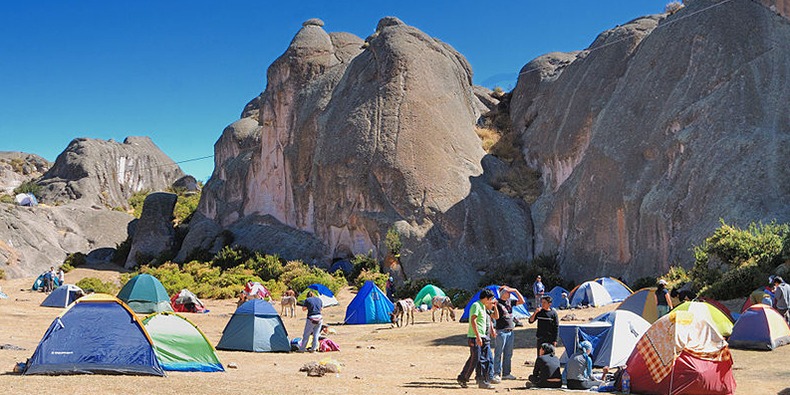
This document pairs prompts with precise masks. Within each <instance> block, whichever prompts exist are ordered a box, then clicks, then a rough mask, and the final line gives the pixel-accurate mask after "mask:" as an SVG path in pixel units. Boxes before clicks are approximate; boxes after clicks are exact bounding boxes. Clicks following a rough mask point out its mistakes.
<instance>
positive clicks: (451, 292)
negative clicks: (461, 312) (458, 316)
mask: <svg viewBox="0 0 790 395" xmlns="http://www.w3.org/2000/svg"><path fill="white" fill-rule="evenodd" d="M444 293H445V295H447V297H448V298H450V300H452V301H453V306H455V307H456V308H459V309H463V308H464V307H466V304H467V303H469V301H470V300H472V296H473V295H472V293H471V292H469V291H467V290H465V289H460V288H450V289H448V290H445V291H444Z"/></svg>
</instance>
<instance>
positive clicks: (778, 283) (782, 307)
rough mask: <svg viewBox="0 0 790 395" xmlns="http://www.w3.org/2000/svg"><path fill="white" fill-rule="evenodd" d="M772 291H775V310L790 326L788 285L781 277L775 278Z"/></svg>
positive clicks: (789, 288)
mask: <svg viewBox="0 0 790 395" xmlns="http://www.w3.org/2000/svg"><path fill="white" fill-rule="evenodd" d="M774 289H776V291H775V297H776V306H775V307H776V310H777V311H779V314H781V315H782V317H783V318H784V319H785V321H787V323H788V324H790V284H787V283H786V282H785V281H784V279H782V277H779V276H776V277H774Z"/></svg>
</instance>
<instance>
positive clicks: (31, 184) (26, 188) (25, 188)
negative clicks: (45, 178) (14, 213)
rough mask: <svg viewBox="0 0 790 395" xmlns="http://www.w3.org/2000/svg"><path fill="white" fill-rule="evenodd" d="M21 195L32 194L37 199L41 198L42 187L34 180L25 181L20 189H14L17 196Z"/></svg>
mask: <svg viewBox="0 0 790 395" xmlns="http://www.w3.org/2000/svg"><path fill="white" fill-rule="evenodd" d="M20 193H32V194H33V195H35V196H36V197H37V198H38V197H41V185H38V184H36V183H35V181H33V180H28V181H25V182H23V183H22V184H21V185H19V186H18V187H16V188H14V194H15V195H18V194H20Z"/></svg>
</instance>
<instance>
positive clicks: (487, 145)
mask: <svg viewBox="0 0 790 395" xmlns="http://www.w3.org/2000/svg"><path fill="white" fill-rule="evenodd" d="M475 133H477V137H480V141H481V142H482V143H483V150H484V151H485V152H487V153H489V154H490V153H491V148H493V147H494V145H496V143H497V142H499V139H500V138H501V137H502V136H500V134H499V132H497V131H496V130H494V129H491V128H481V127H479V126H475Z"/></svg>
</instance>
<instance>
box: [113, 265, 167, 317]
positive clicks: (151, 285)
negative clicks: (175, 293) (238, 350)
mask: <svg viewBox="0 0 790 395" xmlns="http://www.w3.org/2000/svg"><path fill="white" fill-rule="evenodd" d="M118 299H120V300H122V301H123V302H124V303H126V304H127V305H129V307H130V308H131V309H132V310H134V312H135V313H142V314H147V313H157V312H160V311H170V312H172V311H173V308H172V307H171V306H170V297H168V296H167V291H165V287H164V286H163V285H162V283H161V282H159V280H158V279H157V278H156V277H154V276H152V275H150V274H139V275H137V276H134V277H132V279H131V280H129V281H127V282H126V284H124V286H123V288H121V291H120V292H118Z"/></svg>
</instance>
